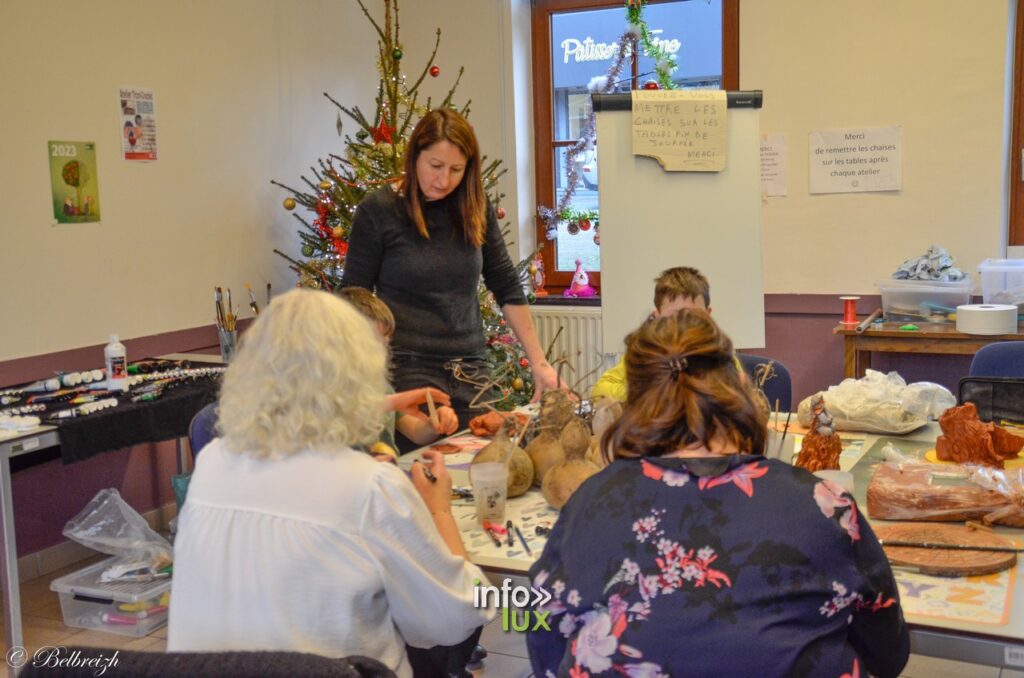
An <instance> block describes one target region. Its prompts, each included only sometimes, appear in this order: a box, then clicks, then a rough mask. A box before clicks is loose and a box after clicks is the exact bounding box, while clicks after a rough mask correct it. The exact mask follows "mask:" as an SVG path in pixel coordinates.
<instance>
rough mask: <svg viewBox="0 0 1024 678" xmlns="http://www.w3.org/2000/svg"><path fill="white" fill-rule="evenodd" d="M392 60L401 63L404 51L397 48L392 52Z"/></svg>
mask: <svg viewBox="0 0 1024 678" xmlns="http://www.w3.org/2000/svg"><path fill="white" fill-rule="evenodd" d="M391 58H392V59H394V60H395V61H401V60H402V50H400V49H398V48H397V47H396V48H394V49H393V50H391Z"/></svg>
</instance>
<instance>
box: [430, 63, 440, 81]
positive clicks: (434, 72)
mask: <svg viewBox="0 0 1024 678" xmlns="http://www.w3.org/2000/svg"><path fill="white" fill-rule="evenodd" d="M439 75H441V69H440V68H438V67H437V66H431V67H430V77H432V78H436V77H437V76H439Z"/></svg>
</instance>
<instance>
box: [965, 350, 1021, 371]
mask: <svg viewBox="0 0 1024 678" xmlns="http://www.w3.org/2000/svg"><path fill="white" fill-rule="evenodd" d="M970 375H971V376H972V377H1024V341H1000V342H997V343H995V344H989V345H987V346H982V347H981V350H979V351H978V352H977V353H975V354H974V359H973V360H972V361H971V370H970Z"/></svg>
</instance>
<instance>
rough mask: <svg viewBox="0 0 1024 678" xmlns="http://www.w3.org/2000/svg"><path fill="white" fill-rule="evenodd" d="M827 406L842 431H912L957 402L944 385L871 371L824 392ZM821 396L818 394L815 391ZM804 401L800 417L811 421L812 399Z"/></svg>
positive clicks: (799, 418) (806, 421)
mask: <svg viewBox="0 0 1024 678" xmlns="http://www.w3.org/2000/svg"><path fill="white" fill-rule="evenodd" d="M820 393H821V395H822V396H824V398H825V407H827V408H828V411H829V414H831V415H832V417H833V418H834V419H835V425H836V428H837V429H838V430H840V431H867V432H872V433H910V432H911V431H913V430H914V429H917V428H920V427H922V426H924V425H925V424H927V423H928V419H929V417H931V418H938V417H939V415H941V414H942V413H943V412H945V411H946V410H947V409H948V408H950V407H953V406H954V405H956V398H954V397H953V394H952V393H950V392H949V390H948V389H946V388H945V387H943V386H939V385H938V384H931V383H928V382H918V383H915V384H910V385H908V384H907V382H906V381H904V380H903V377H901V376H900V375H899V374H897V373H896V372H890V373H889V374H882V373H881V372H877V371H875V370H868V371H867V374H865V375H864V377H862V378H861V379H844V380H843V381H842V382H841V383H840V384H838V385H837V386H830V387H829V389H828V390H827V391H822V392H820ZM815 395H817V394H815ZM813 397H814V396H810V397H808V398H805V399H804V400H803V401H801V403H800V405H799V408H798V409H797V420H798V421H799V422H800V424H801V425H803V426H809V425H810V423H811V398H813Z"/></svg>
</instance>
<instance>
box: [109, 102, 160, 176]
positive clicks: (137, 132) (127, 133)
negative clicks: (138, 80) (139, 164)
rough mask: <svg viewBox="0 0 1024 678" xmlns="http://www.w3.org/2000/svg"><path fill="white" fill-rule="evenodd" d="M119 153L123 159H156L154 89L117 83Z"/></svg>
mask: <svg viewBox="0 0 1024 678" xmlns="http://www.w3.org/2000/svg"><path fill="white" fill-rule="evenodd" d="M117 92H118V95H119V97H118V98H119V100H120V101H119V103H120V107H121V115H120V119H121V153H122V154H123V155H124V159H125V160H156V98H155V96H154V95H153V90H151V89H142V88H139V87H118V89H117Z"/></svg>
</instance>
